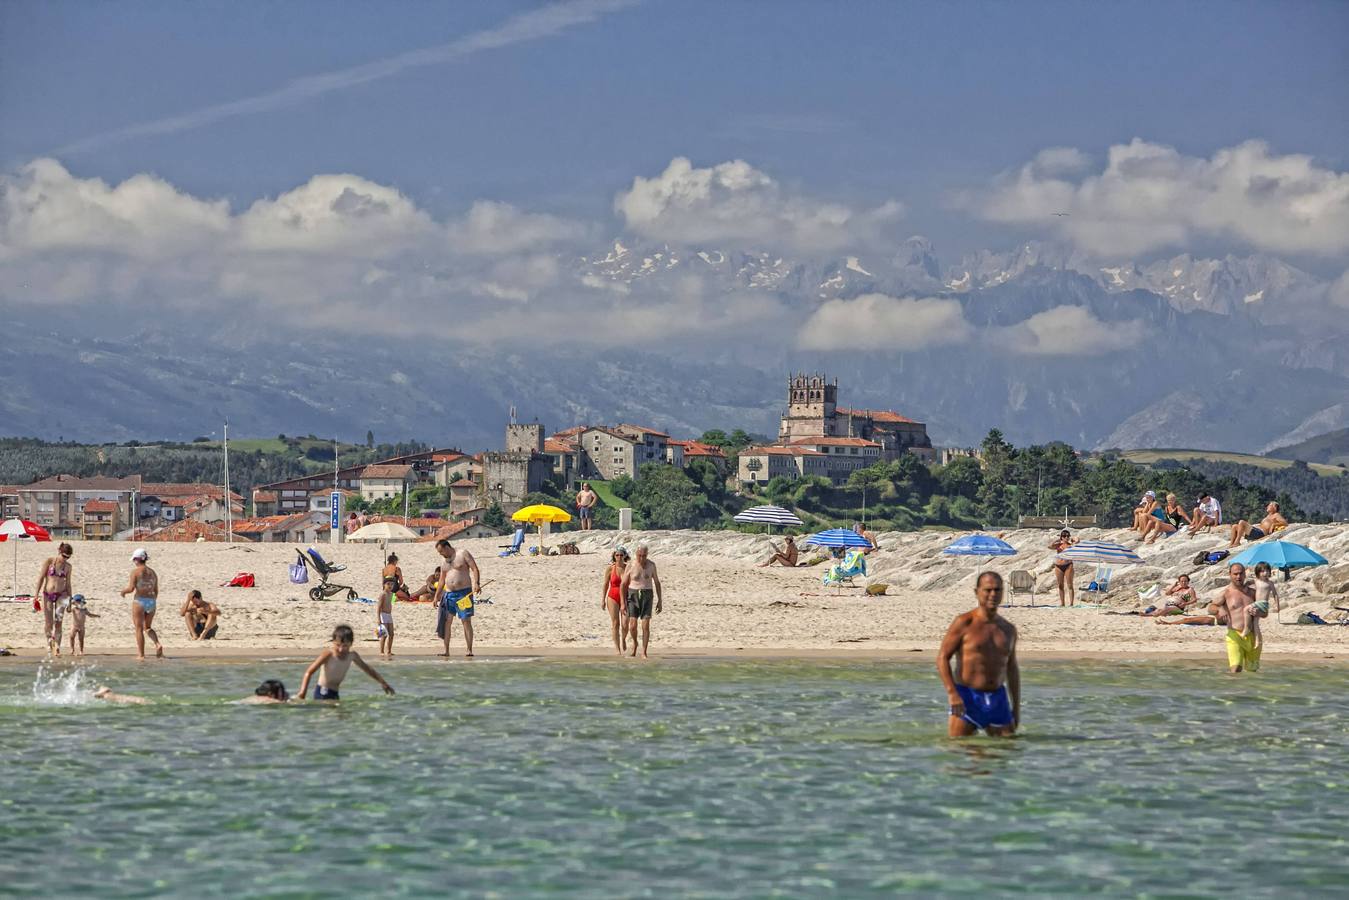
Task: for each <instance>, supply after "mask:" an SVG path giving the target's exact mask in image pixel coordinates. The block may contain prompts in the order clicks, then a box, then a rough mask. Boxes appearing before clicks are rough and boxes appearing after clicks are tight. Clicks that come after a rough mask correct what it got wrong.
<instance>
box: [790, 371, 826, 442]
mask: <svg viewBox="0 0 1349 900" xmlns="http://www.w3.org/2000/svg"><path fill="white" fill-rule="evenodd" d="M837 407H838V379H837V378H835V379H834V380H833V381H832V382H831V381H829V379H828V377H827V376H825V375H821V374H818V373H817V374H814V375H805V374H799V373H798V374H793V375H792V376H791V377H790V378H788V380H787V414H786V415H785V416H783V417H782V426H781V427H780V428H779V430H778V440H780V441H791V440H795V439H796V438H803V437H820V436H821V435H836V434H837V433H838V414H837Z"/></svg>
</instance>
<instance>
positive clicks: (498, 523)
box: [482, 500, 506, 528]
mask: <svg viewBox="0 0 1349 900" xmlns="http://www.w3.org/2000/svg"><path fill="white" fill-rule="evenodd" d="M482 523H483V524H484V525H488V526H490V527H492V528H505V527H506V511H505V510H504V509H502V508H501V504H500V503H497V502H496V501H495V500H493V501H492V505H491V506H489V507H487V510H486V511H485V512H484V513H483V514H482Z"/></svg>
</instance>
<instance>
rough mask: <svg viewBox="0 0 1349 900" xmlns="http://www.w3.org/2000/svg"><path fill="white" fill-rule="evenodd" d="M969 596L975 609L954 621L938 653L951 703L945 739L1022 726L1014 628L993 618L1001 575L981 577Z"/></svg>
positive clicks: (999, 600) (999, 596) (1003, 733)
mask: <svg viewBox="0 0 1349 900" xmlns="http://www.w3.org/2000/svg"><path fill="white" fill-rule="evenodd" d="M974 596H975V599H976V600H977V602H978V604H979V605H978V606H976V607H975V608H974V609H972V610H970V611H969V612H967V613H962V614H961V615H959V616H956V619H955V621H954V622H952V623H951V627H950V628H949V629H947V632H946V637H945V638H943V639H942V642H941V649H940V650H938V651H937V673H938V674H939V675H940V676H941V681H942V684H943V685H945V686H946V696H947V698H948V699H949V700H950V703H951V716H950V719H949V720H948V722H947V734H949V735H950V736H951V737H968V736H970V735H972V734H974V733H975V732H976V731H979V730H980V729H983V730H984V731H986V732H987V733H988V734H989V735H990V736H1008V735H1011V734H1012V733H1013V732H1014V731H1016V728H1017V726H1018V725H1019V724H1020V723H1021V669H1020V668H1019V667H1018V665H1017V661H1016V627H1015V626H1014V625H1012V623H1011V622H1008V621H1007V620H1006V619H1004V618H1003V617H1002V616H1000V615H998V607H999V606H1000V605H1001V604H1002V576H1001V575H999V574H998V573H997V572H980V573H979V577H978V578H977V579H976V580H975V582H974ZM952 658H954V659H955V661H956V665H955V671H954V672H953V671H952V669H951V660H952Z"/></svg>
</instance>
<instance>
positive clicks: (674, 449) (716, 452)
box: [665, 439, 726, 475]
mask: <svg viewBox="0 0 1349 900" xmlns="http://www.w3.org/2000/svg"><path fill="white" fill-rule="evenodd" d="M699 459H701V460H705V461H707V462H709V463H711V464H712V465H713V467H715V468H716V470H717V471H718V472H720V473H721V474H723V475H725V474H726V451H724V450H722V449H721V448H720V447H717V446H714V445H713V444H704V443H703V442H702V441H679V440H673V439H671V441H670V443H669V454H668V455H667V456H666V458H665V461H666V462H668V463H669V464H670V465H672V466H673V465H677V466H679V467H680V468H687V467H688V466H689V465H690V464H691V463H692V462H693V461H694V460H699Z"/></svg>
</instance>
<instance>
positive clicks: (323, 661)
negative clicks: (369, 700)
mask: <svg viewBox="0 0 1349 900" xmlns="http://www.w3.org/2000/svg"><path fill="white" fill-rule="evenodd" d="M354 643H356V632H354V631H352V630H351V626H350V625H338V626H337V627H336V628H334V629H333V642H332V645H331V646H329V647H328V648H327V649H326V650H324V651H323V652H322V653H320V654H319V655H318V658H317V659H315V660H314V661H313V662H312V663H310V664H309V668H307V669H305V670H304V680H303V681H301V682H300V693H299V697H300V699H301V700H303V699H304V698H305V693H306V692H307V691H308V690H309V679H311V678H313V677H314V673H315V672H318V673H319V681H318V684H316V685H314V699H315V700H339V699H341V698H340V697H339V696H338V688H340V687H341V686H342V679H344V678H346V677H347V670H348V669H350V668H351V664H352V663H355V664H356V667H357V668H358V669H360V670H361V671H362V672H364V673H365V674H367V675H369V676H370V677H371V678H373V679H375V681H378V682H379V686H380V687H382V688H384V693H386V694H392V693H393V688H391V687H390V686H389V682H387V681H385V680H384V678H383V677H382V676H381V675H380V674H379V673H378V672H376V671H375V670H374V669H372V668H370V666H369V665H368V664H367V663H366V661H365V660H363V659H361V654H359V653H357V652H356V651H355V650H353V649H351V645H352V644H354Z"/></svg>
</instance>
